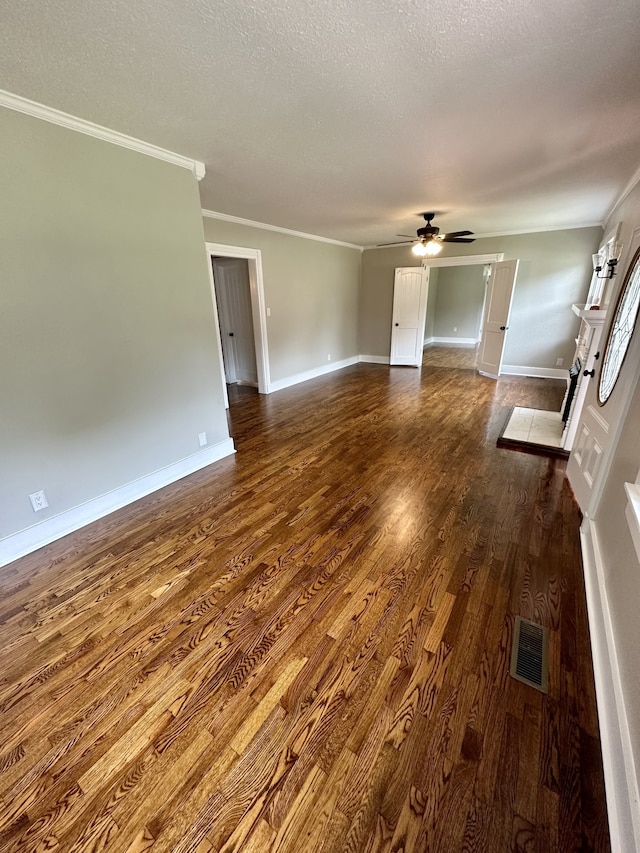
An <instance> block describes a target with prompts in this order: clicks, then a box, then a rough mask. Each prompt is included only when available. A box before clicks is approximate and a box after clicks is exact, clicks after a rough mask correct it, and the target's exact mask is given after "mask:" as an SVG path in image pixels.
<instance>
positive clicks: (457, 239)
mask: <svg viewBox="0 0 640 853" xmlns="http://www.w3.org/2000/svg"><path fill="white" fill-rule="evenodd" d="M440 239H441V241H442V242H443V243H475V242H476V238H475V237H471V238H469V237H449V236H446V237H441V238H440Z"/></svg>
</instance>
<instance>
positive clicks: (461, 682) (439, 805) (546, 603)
mask: <svg viewBox="0 0 640 853" xmlns="http://www.w3.org/2000/svg"><path fill="white" fill-rule="evenodd" d="M562 392H563V388H562V385H561V384H560V383H553V382H549V381H544V380H529V379H508V378H507V379H501V380H500V381H498V382H494V381H493V380H491V379H488V378H484V377H481V376H479V375H477V374H476V373H475V372H474V371H473V370H468V369H467V370H465V369H460V368H456V367H438V366H425V367H424V368H423V370H422V371H417V370H413V369H411V368H393V369H389V368H388V367H384V366H378V365H364V364H362V365H356V366H354V367H352V368H347V369H345V370H343V371H340V372H337V373H335V374H331V375H329V376H327V377H325V378H321V379H317V380H313V381H312V382H309V383H305V384H304V385H299V386H295V387H293V388H290V389H287V390H285V391H282V392H279V393H277V394H273V395H272V396H270V397H268V398H265V397H258V396H257V395H256V394H255V393H252V392H250V391H247V390H246V389H244V390H243V389H240V390H238V391H236V392H235V393H234V394H233V395H232V399H233V402H232V408H231V413H230V419H231V429H232V435H233V436H234V439H235V442H236V446H237V450H238V453H237V455H236V456H234V457H233V458H229V459H225V460H222V461H221V462H220V463H217V464H215V465H213V466H210V467H209V468H208V469H206V470H204V471H201V472H198V473H197V474H195V475H193V476H191V477H189V478H187V479H185V480H183V481H181V482H180V483H177V484H174V485H172V486H170V487H168V488H166V489H164V490H162V491H161V492H158V493H156V494H154V495H152V496H150V497H148V498H146V499H144V500H142V501H140V502H138V503H137V504H135V505H134V506H131V507H128V508H126V509H124V510H121V511H119V512H118V513H115V514H113V515H112V516H110V517H108V518H107V519H104V520H103V521H101V522H98V523H96V524H94V525H91V526H90V527H87V528H85V529H83V530H82V531H79V532H78V533H76V534H73V535H72V536H69V537H67V538H66V539H64V540H61V541H60V542H58V543H54V544H53V545H50V546H48V547H47V548H45V549H43V550H41V551H40V552H38V553H36V554H33V555H30V556H29V557H26V558H24V559H22V560H20V561H18V562H16V563H14V564H12V565H11V566H9V567H6V568H5V569H2V570H0V592H1V594H0V648H1V650H2V651H1V652H0V655H1V668H0V711H1V713H2V730H1V734H0V850H2V851H3V853H4V851H6V853H10V851H20V853H25V851H58V852H59V853H62V851H99V850H107V851H109V853H140V851H152V853H162V852H163V851H175V853H232V851H244V853H264V852H266V851H296V853H307V851H308V853H311V851H318V853H320V851H323V853H334V852H335V853H338V851H345V853H347V851H349V853H356V851H362V853H364V851H367V853H374V851H380V853H382V851H394V853H397V851H401V850H402V851H405V853H410V851H437V853H455V852H456V851H489V852H490V853H492V852H493V851H508V850H522V851H525V850H526V851H563V853H564V851H574V850H581V851H583V850H595V851H607V850H609V849H610V847H609V838H608V830H607V823H606V811H605V801H604V791H603V777H602V764H601V756H600V744H599V739H598V725H597V716H596V706H595V699H594V685H593V673H592V666H591V657H590V647H589V639H588V626H587V617H586V609H585V597H584V588H583V581H582V574H581V563H580V553H579V545H578V527H579V522H580V518H579V512H578V509H577V507H576V504H575V502H574V500H573V498H572V495H571V493H570V490H569V488H568V486H567V483H566V481H565V479H564V466H565V463H564V462H562V461H558V460H553V459H544V458H540V457H536V456H530V455H525V454H521V453H516V452H512V451H508V450H501V449H498V448H496V446H495V443H496V438H497V436H498V434H499V432H500V429H501V428H502V426H503V423H504V420H505V419H506V416H507V413H508V411H509V409H510V408H511V406H513V405H524V406H536V407H541V408H544V407H547V408H556V407H559V405H560V401H561V398H562ZM516 615H521V616H524V617H526V618H529V619H535V620H536V621H539V622H542V623H543V624H544V625H546V626H547V627H548V628H549V631H550V654H549V658H550V674H549V693H548V695H543V694H541V693H540V692H538V691H536V690H534V689H532V688H530V687H527V686H525V685H524V684H521V683H519V682H517V681H514V680H513V679H512V678H511V677H510V676H509V674H508V666H509V653H510V644H511V637H512V631H513V625H514V617H515V616H516Z"/></svg>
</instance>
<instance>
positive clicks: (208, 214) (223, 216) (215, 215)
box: [202, 208, 363, 252]
mask: <svg viewBox="0 0 640 853" xmlns="http://www.w3.org/2000/svg"><path fill="white" fill-rule="evenodd" d="M202 215H203V216H204V217H205V218H206V219H220V220H222V221H223V222H232V223H234V224H235V225H248V226H249V227H250V228H261V229H262V230H263V231H277V232H278V233H279V234H288V235H289V236H290V237H303V238H304V239H305V240H317V241H318V242H319V243H331V244H332V245H334V246H344V247H345V248H347V249H357V250H358V251H359V252H362V251H363V247H362V246H356V244H355V243H344V242H343V241H342V240H333V239H332V238H331V237H319V236H318V235H317V234H307V233H306V231H293V230H292V229H291V228H282V227H281V226H280V225H268V224H267V223H266V222H255V221H254V220H253V219H242V218H241V217H240V216H231V215H230V214H228V213H219V212H218V211H216V210H205V209H204V208H203V210H202Z"/></svg>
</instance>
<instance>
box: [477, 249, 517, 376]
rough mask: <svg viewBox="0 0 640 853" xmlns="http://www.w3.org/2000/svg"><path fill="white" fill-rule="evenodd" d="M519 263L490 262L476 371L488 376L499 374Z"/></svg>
mask: <svg viewBox="0 0 640 853" xmlns="http://www.w3.org/2000/svg"><path fill="white" fill-rule="evenodd" d="M519 263H520V261H518V260H515V261H500V262H498V263H495V264H491V277H490V279H489V289H488V291H487V298H486V301H485V307H484V320H483V323H482V341H481V343H480V352H479V354H478V370H479V371H480V373H485V374H486V375H487V376H493V377H497V376H500V370H501V368H502V354H503V352H504V344H505V341H506V338H507V329H508V328H509V315H510V314H511V301H512V299H513V288H514V286H515V283H516V275H517V274H518V265H519Z"/></svg>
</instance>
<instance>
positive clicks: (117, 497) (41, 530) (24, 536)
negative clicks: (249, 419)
mask: <svg viewBox="0 0 640 853" xmlns="http://www.w3.org/2000/svg"><path fill="white" fill-rule="evenodd" d="M235 452H236V451H235V448H234V446H233V439H232V438H227V439H225V440H224V441H220V442H218V443H217V444H212V445H211V446H210V447H207V448H206V449H205V450H201V451H199V452H198V453H194V454H193V455H192V456H187V457H186V458H185V459H180V460H178V462H174V463H173V464H172V465H167V467H166V468H160V469H159V470H158V471H153V472H152V473H151V474H147V475H146V476H144V477H141V478H140V479H138V480H134V481H133V482H131V483H127V484H126V485H124V486H120V487H119V488H117V489H114V490H113V491H111V492H107V493H106V494H105V495H100V497H97V498H93V499H92V500H90V501H87V502H86V503H83V504H80V506H75V507H73V508H72V509H69V510H67V511H66V512H61V513H60V514H59V515H54V516H51V518H47V519H45V520H44V521H41V522H40V523H39V524H34V525H33V526H32V527H27V528H26V529H25V530H20V531H18V533H14V534H12V535H11V536H6V537H5V538H4V539H0V566H6V565H7V563H11V562H13V560H17V559H18V558H19V557H24V556H25V554H30V553H31V552H32V551H36V550H37V549H38V548H42V547H43V546H44V545H48V544H49V543H50V542H55V540H56V539H61V538H62V537H63V536H66V535H67V534H68V533H73V532H74V531H75V530H79V529H80V528H81V527H84V526H85V525H86V524H91V522H92V521H97V520H98V519H99V518H104V516H105V515H109V513H112V512H115V511H116V510H117V509H121V508H122V507H123V506H127V504H130V503H133V502H134V501H137V500H139V498H143V497H145V496H146V495H149V494H151V492H155V491H157V490H158V489H162V488H163V487H164V486H168V485H169V484H170V483H175V481H176V480H180V479H181V478H182V477H186V476H188V475H189V474H193V473H194V472H195V471H199V470H200V469H201V468H205V467H206V466H207V465H211V463H212V462H217V461H218V460H220V459H223V458H224V457H225V456H230V455H231V454H232V453H235Z"/></svg>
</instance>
